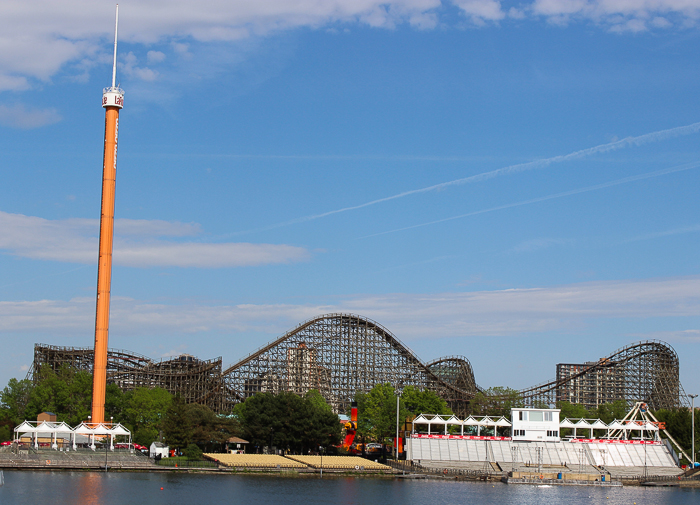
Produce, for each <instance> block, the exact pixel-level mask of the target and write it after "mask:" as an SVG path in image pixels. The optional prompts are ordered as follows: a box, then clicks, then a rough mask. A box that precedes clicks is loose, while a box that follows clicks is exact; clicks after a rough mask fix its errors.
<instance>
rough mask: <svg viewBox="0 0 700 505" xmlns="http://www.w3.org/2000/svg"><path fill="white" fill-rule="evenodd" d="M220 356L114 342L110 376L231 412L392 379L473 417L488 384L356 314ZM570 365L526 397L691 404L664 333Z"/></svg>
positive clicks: (40, 357) (75, 363)
mask: <svg viewBox="0 0 700 505" xmlns="http://www.w3.org/2000/svg"><path fill="white" fill-rule="evenodd" d="M221 363H222V361H221V357H219V358H217V359H214V360H200V359H197V358H195V357H193V356H189V355H182V356H178V357H175V358H169V359H161V360H151V359H149V358H147V357H145V356H141V355H138V354H135V353H131V352H127V351H120V350H114V349H110V350H109V353H108V360H107V381H108V382H112V383H115V384H117V385H118V386H119V387H120V388H122V390H124V391H130V390H133V389H134V388H136V387H149V388H150V387H162V388H164V389H166V390H167V391H169V392H170V393H172V394H179V395H180V396H181V397H182V398H183V399H184V400H185V401H186V402H187V403H200V404H204V405H207V406H209V407H210V408H211V409H213V410H214V411H216V412H219V413H229V412H230V411H231V410H232V409H233V406H234V405H235V404H236V403H239V402H242V401H245V399H246V398H249V397H250V396H252V395H254V394H256V393H260V392H270V393H278V392H281V391H290V392H293V393H296V394H300V395H302V394H305V393H306V392H307V391H309V390H310V389H316V390H318V391H319V392H320V393H321V394H322V395H323V397H324V398H325V399H326V400H327V401H328V403H329V404H330V405H331V406H332V408H333V410H334V411H335V412H336V413H349V412H350V404H351V402H352V400H353V398H354V397H355V394H356V393H357V392H362V393H366V392H368V391H370V390H371V389H372V388H373V387H374V386H375V385H377V384H381V383H389V384H391V385H392V386H393V387H394V388H395V389H396V391H399V392H400V391H401V390H403V388H404V387H405V386H408V385H411V386H415V387H417V388H418V389H420V390H430V391H434V392H435V393H436V394H437V395H438V396H440V397H441V398H443V399H444V400H445V401H446V402H447V403H448V406H449V407H450V409H452V411H453V412H454V413H455V414H456V415H458V416H461V417H466V416H467V415H469V414H470V411H469V401H470V400H471V399H473V398H474V396H475V395H476V394H478V393H480V392H483V390H482V389H481V388H480V387H479V386H478V385H477V383H476V380H475V378H474V372H473V370H472V366H471V364H470V363H469V360H468V359H467V358H465V357H463V356H448V357H443V358H439V359H437V360H434V361H431V362H429V363H424V362H422V361H421V360H420V359H419V358H418V357H417V356H416V355H415V354H414V353H413V351H411V350H410V349H409V348H408V347H406V346H405V345H404V344H403V343H402V342H401V341H400V340H399V339H398V338H397V337H396V336H394V335H393V334H392V333H391V332H390V331H389V330H388V329H386V328H385V327H383V326H382V325H380V324H379V323H377V322H375V321H372V320H371V319H368V318H366V317H362V316H359V315H354V314H342V313H335V314H325V315H321V316H318V317H315V318H313V319H309V320H308V321H305V322H303V323H301V324H300V325H298V326H297V327H296V328H294V329H292V330H290V331H288V332H287V333H285V334H284V335H282V336H281V337H279V338H278V339H276V340H274V341H273V342H270V343H269V344H267V345H265V346H263V347H261V348H260V349H258V350H257V351H255V352H253V353H251V354H250V355H249V356H247V357H245V358H243V359H242V360H240V361H239V362H238V363H236V364H234V365H233V366H230V367H228V368H227V369H225V370H222V364H221ZM43 365H48V366H49V367H50V368H51V369H52V370H59V369H60V368H61V366H62V365H68V366H70V367H73V368H75V369H78V370H87V371H92V365H93V350H92V348H75V347H56V346H49V345H44V344H37V345H36V346H35V349H34V363H33V366H32V368H31V369H30V371H29V373H28V375H27V377H28V378H31V379H33V380H35V381H36V380H38V374H37V372H38V371H39V369H40V368H41V367H42V366H43ZM568 366H569V365H568ZM573 366H574V365H570V368H569V369H568V371H567V373H561V374H558V375H559V376H558V377H557V378H556V379H552V380H550V381H547V382H544V383H542V384H538V385H536V386H533V387H529V388H525V389H522V390H520V391H519V396H520V399H521V400H522V402H523V404H524V405H526V406H538V407H541V406H543V405H552V406H553V405H555V403H556V402H557V401H564V400H565V401H572V403H582V404H584V405H587V406H589V407H587V408H590V406H597V405H600V404H605V403H612V402H614V401H615V400H624V401H626V402H627V403H628V404H629V405H631V404H634V403H635V402H645V403H646V404H648V405H649V407H650V408H651V409H652V410H658V409H662V408H676V407H679V406H687V405H688V401H687V398H686V396H685V392H684V391H683V388H682V386H681V383H680V380H679V359H678V355H677V354H676V352H675V351H674V350H673V348H672V347H671V346H669V345H668V344H666V343H665V342H660V341H656V340H650V341H643V342H637V343H634V344H632V345H629V346H626V347H623V348H621V349H618V350H617V351H615V352H614V353H612V354H611V355H609V356H608V357H606V358H602V359H600V360H598V361H595V362H590V363H584V364H582V365H575V367H577V368H576V369H575V370H574V369H573V368H571V367H573ZM572 370H573V371H572Z"/></svg>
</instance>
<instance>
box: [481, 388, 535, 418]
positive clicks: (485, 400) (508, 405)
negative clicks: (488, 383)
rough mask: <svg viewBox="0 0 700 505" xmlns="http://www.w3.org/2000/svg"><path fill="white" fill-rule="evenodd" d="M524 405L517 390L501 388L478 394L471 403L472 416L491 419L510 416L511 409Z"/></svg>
mask: <svg viewBox="0 0 700 505" xmlns="http://www.w3.org/2000/svg"><path fill="white" fill-rule="evenodd" d="M523 405H524V403H523V399H522V396H521V395H520V393H519V392H518V391H517V390H515V389H511V388H507V387H500V386H497V387H492V388H488V389H486V390H484V391H483V392H482V391H480V392H478V393H477V394H476V396H474V399H473V400H472V401H471V402H469V408H470V410H471V413H472V414H474V415H481V416H490V417H501V416H510V409H512V408H519V407H522V406H523Z"/></svg>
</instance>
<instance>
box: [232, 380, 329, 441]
mask: <svg viewBox="0 0 700 505" xmlns="http://www.w3.org/2000/svg"><path fill="white" fill-rule="evenodd" d="M319 398H320V399H321V400H323V397H321V395H320V394H318V392H313V391H309V392H308V393H307V394H306V396H304V397H301V396H298V395H296V394H294V393H289V392H283V393H279V394H277V395H275V394H272V393H258V394H256V395H254V396H252V397H250V398H248V399H247V400H246V401H245V402H243V403H239V404H237V405H236V407H235V408H234V415H235V416H236V418H237V419H238V420H239V422H240V423H241V427H242V431H243V436H244V438H246V439H247V440H248V441H249V442H250V443H251V444H252V445H253V446H258V447H264V446H269V445H270V444H272V446H274V447H277V448H279V449H284V450H290V451H294V452H297V453H306V452H308V451H309V450H311V451H316V450H317V448H318V447H319V446H324V447H327V446H331V445H337V444H338V443H340V429H341V427H340V420H339V419H338V416H337V415H335V414H333V412H332V410H331V409H330V406H328V405H327V404H326V402H325V400H324V401H323V404H326V405H325V406H324V405H323V404H322V403H321V402H320V400H319Z"/></svg>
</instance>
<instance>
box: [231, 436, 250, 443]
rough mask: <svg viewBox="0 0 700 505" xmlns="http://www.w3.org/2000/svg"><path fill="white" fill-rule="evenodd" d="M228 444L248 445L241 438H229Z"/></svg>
mask: <svg viewBox="0 0 700 505" xmlns="http://www.w3.org/2000/svg"><path fill="white" fill-rule="evenodd" d="M227 442H228V443H229V444H249V443H250V442H248V441H247V440H243V439H242V438H238V437H231V438H229V439H228V440H227Z"/></svg>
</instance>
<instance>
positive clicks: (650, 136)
mask: <svg viewBox="0 0 700 505" xmlns="http://www.w3.org/2000/svg"><path fill="white" fill-rule="evenodd" d="M698 132H700V122H698V123H693V124H690V125H687V126H678V127H676V128H670V129H668V130H660V131H657V132H652V133H646V134H644V135H639V136H638V137H627V138H624V139H621V140H616V141H615V142H609V143H607V144H601V145H598V146H595V147H589V148H587V149H581V150H580V151H575V152H573V153H569V154H563V155H560V156H554V157H552V158H545V159H540V160H535V161H529V162H527V163H519V164H517V165H510V166H507V167H503V168H499V169H496V170H491V171H490V172H483V173H481V174H476V175H472V176H469V177H463V178H461V179H455V180H453V181H447V182H441V183H439V184H433V185H432V186H427V187H424V188H419V189H412V190H409V191H404V192H402V193H397V194H395V195H392V196H387V197H384V198H379V199H377V200H372V201H369V202H365V203H361V204H359V205H353V206H350V207H343V208H341V209H336V210H331V211H328V212H323V213H321V214H312V215H309V216H303V217H299V218H296V219H292V220H290V221H284V222H281V223H277V224H273V225H270V226H266V227H263V228H259V229H257V230H247V231H243V232H238V233H235V235H238V234H241V233H247V232H250V231H266V230H272V229H275V228H281V227H283V226H288V225H291V224H296V223H304V222H306V221H313V220H315V219H321V218H322V217H327V216H332V215H333V214H340V213H342V212H348V211H351V210H357V209H362V208H364V207H370V206H372V205H377V204H378V203H383V202H389V201H391V200H397V199H399V198H403V197H406V196H410V195H417V194H419V193H428V192H430V191H437V190H440V189H444V188H447V187H450V186H460V185H462V184H470V183H473V182H480V181H485V180H488V179H493V178H494V177H500V176H502V175H508V174H514V173H518V172H524V171H527V170H533V169H535V168H543V167H547V166H549V165H553V164H555V163H563V162H565V161H571V160H576V159H580V158H585V157H587V156H591V155H594V154H600V153H607V152H610V151H617V150H619V149H624V148H625V147H629V146H641V145H644V144H648V143H651V142H658V141H661V140H666V139H669V138H673V137H679V136H681V135H690V134H693V133H698Z"/></svg>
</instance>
